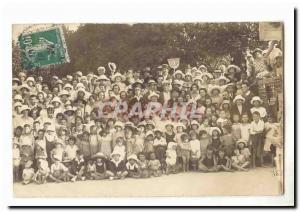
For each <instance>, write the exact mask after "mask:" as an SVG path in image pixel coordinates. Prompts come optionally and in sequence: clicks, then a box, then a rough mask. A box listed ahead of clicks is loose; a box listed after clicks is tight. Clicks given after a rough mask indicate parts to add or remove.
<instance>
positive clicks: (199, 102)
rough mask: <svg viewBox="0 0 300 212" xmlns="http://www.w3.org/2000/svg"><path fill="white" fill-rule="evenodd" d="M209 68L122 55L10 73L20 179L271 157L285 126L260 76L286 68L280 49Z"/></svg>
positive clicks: (215, 165) (214, 168)
mask: <svg viewBox="0 0 300 212" xmlns="http://www.w3.org/2000/svg"><path fill="white" fill-rule="evenodd" d="M246 61H247V67H246V68H241V67H238V66H236V65H234V64H231V65H228V66H225V65H222V66H220V68H219V69H217V70H209V69H208V68H207V67H206V66H204V65H201V66H199V67H190V66H186V67H185V68H182V69H181V70H179V69H177V70H173V69H172V68H170V66H169V65H168V64H163V65H161V66H159V67H158V70H157V71H155V73H153V72H151V71H149V70H144V71H139V70H128V71H121V70H120V69H118V67H117V66H116V64H114V63H109V64H108V66H107V67H104V66H100V67H99V68H98V69H97V70H96V71H95V72H94V73H92V72H91V73H87V75H83V73H82V72H81V71H77V72H74V74H72V75H66V76H63V77H61V78H59V77H57V76H52V77H51V79H44V78H43V77H42V76H30V75H29V74H28V72H26V71H22V72H20V73H19V74H18V76H17V77H15V78H13V80H12V81H13V113H12V114H13V143H12V146H13V176H14V182H22V183H24V184H29V183H38V184H43V183H46V182H50V181H53V182H63V181H72V182H75V181H77V180H102V179H111V180H113V179H124V178H126V177H131V178H147V177H158V176H161V175H162V174H167V175H168V174H175V173H178V172H189V171H195V172H221V171H227V172H233V171H247V170H248V169H249V168H255V167H256V166H266V165H274V158H276V152H277V151H279V149H280V148H282V142H283V141H282V129H281V128H280V123H279V120H278V116H277V114H276V113H274V111H270V110H269V107H268V104H269V103H268V102H265V101H263V99H262V98H261V97H259V93H258V92H257V89H255V86H253V83H254V82H255V80H256V79H262V78H267V77H272V76H282V53H281V51H280V50H279V49H278V48H275V42H270V45H269V48H268V49H267V50H261V49H255V50H254V51H252V52H248V53H247V55H246Z"/></svg>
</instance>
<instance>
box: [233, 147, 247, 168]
mask: <svg viewBox="0 0 300 212" xmlns="http://www.w3.org/2000/svg"><path fill="white" fill-rule="evenodd" d="M233 154H234V155H233V156H232V157H231V161H232V167H233V168H234V169H236V170H238V171H248V169H247V167H248V166H249V164H250V162H249V161H247V160H246V158H245V156H244V155H242V154H240V151H239V150H238V149H234V151H233Z"/></svg>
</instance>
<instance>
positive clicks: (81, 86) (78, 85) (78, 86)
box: [75, 82, 85, 90]
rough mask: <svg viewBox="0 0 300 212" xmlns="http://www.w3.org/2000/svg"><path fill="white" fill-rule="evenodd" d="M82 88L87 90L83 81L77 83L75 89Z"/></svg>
mask: <svg viewBox="0 0 300 212" xmlns="http://www.w3.org/2000/svg"><path fill="white" fill-rule="evenodd" d="M80 88H83V89H84V90H85V86H84V84H82V83H81V82H79V83H77V85H76V87H75V89H76V90H78V89H80Z"/></svg>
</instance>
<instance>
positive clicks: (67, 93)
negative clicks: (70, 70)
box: [58, 90, 70, 96]
mask: <svg viewBox="0 0 300 212" xmlns="http://www.w3.org/2000/svg"><path fill="white" fill-rule="evenodd" d="M64 95H65V96H70V94H69V92H68V91H66V90H62V91H61V92H59V94H58V96H64Z"/></svg>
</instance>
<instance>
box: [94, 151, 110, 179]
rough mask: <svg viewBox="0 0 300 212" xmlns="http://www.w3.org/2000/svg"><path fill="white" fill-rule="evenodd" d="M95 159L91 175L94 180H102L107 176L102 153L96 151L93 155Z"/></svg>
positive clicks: (104, 158)
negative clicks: (93, 170)
mask: <svg viewBox="0 0 300 212" xmlns="http://www.w3.org/2000/svg"><path fill="white" fill-rule="evenodd" d="M93 159H94V160H95V166H96V170H95V172H94V173H93V175H92V177H93V179H95V180H103V179H106V178H107V174H106V157H105V155H104V154H103V153H101V152H98V153H97V154H96V155H94V156H93Z"/></svg>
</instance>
